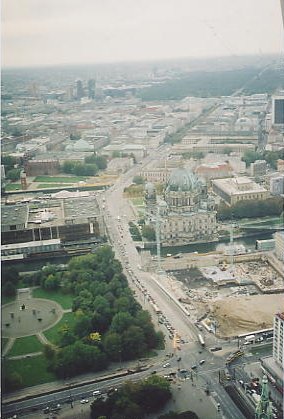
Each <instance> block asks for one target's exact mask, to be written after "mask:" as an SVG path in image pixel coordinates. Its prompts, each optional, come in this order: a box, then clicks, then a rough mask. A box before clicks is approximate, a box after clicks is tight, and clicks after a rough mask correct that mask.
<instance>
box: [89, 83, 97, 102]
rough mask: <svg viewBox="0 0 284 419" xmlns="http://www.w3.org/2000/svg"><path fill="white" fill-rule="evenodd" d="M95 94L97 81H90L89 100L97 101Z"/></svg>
mask: <svg viewBox="0 0 284 419" xmlns="http://www.w3.org/2000/svg"><path fill="white" fill-rule="evenodd" d="M95 93H96V80H94V79H89V80H88V98H89V99H95Z"/></svg>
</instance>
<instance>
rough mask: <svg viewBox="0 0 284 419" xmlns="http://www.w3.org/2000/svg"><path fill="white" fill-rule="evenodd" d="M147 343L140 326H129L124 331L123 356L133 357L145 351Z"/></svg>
mask: <svg viewBox="0 0 284 419" xmlns="http://www.w3.org/2000/svg"><path fill="white" fill-rule="evenodd" d="M146 349H147V345H146V342H145V337H144V333H143V330H142V329H141V327H138V326H129V328H128V329H127V330H125V331H124V332H123V333H122V358H123V359H133V358H137V357H139V356H141V355H143V353H145V351H146Z"/></svg>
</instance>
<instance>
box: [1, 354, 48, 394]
mask: <svg viewBox="0 0 284 419" xmlns="http://www.w3.org/2000/svg"><path fill="white" fill-rule="evenodd" d="M6 365H7V370H8V372H17V373H18V374H20V376H21V377H22V379H23V387H30V386H35V385H38V384H43V383H48V382H50V381H55V380H56V377H55V375H54V374H53V373H51V372H48V371H47V361H46V359H45V358H44V356H43V355H40V356H35V357H31V358H26V359H25V361H24V362H23V360H22V359H15V360H12V359H11V360H7V361H6Z"/></svg>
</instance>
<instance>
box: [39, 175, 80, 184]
mask: <svg viewBox="0 0 284 419" xmlns="http://www.w3.org/2000/svg"><path fill="white" fill-rule="evenodd" d="M80 180H86V177H85V176H70V177H69V176H37V177H36V178H35V179H34V182H51V183H56V182H58V183H59V182H60V183H62V182H63V183H77V182H80Z"/></svg>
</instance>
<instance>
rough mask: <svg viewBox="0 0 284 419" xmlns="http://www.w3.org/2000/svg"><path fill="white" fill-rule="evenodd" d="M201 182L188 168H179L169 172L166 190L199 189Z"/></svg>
mask: <svg viewBox="0 0 284 419" xmlns="http://www.w3.org/2000/svg"><path fill="white" fill-rule="evenodd" d="M201 185H202V183H201V181H200V180H199V179H198V177H197V176H196V175H195V174H194V173H192V172H191V171H190V170H188V169H184V168H179V169H176V170H174V171H173V172H172V173H171V176H170V178H169V180H168V184H167V188H166V190H167V191H184V192H187V191H188V192H194V191H198V190H200V187H201Z"/></svg>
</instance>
